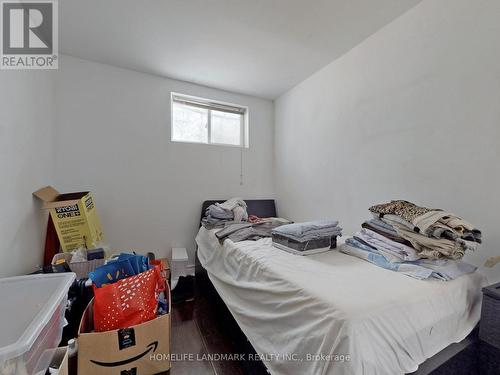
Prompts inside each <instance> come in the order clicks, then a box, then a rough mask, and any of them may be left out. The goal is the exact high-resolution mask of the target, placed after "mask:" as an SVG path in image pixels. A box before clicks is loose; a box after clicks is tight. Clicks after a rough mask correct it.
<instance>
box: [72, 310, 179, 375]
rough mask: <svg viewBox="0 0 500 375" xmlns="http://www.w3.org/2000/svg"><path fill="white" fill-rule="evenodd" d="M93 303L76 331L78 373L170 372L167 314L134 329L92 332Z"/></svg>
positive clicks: (150, 374)
mask: <svg viewBox="0 0 500 375" xmlns="http://www.w3.org/2000/svg"><path fill="white" fill-rule="evenodd" d="M92 311H93V303H92V301H91V302H90V304H89V305H88V306H87V309H86V310H85V312H84V313H83V317H82V320H81V322H80V328H79V331H78V373H79V374H83V375H90V374H91V375H153V374H157V373H160V372H163V371H167V370H168V369H170V313H169V314H165V315H162V316H159V317H158V318H156V319H153V320H150V321H149V322H145V323H142V324H137V325H135V326H132V327H129V328H124V329H117V330H113V331H107V332H92V331H93V322H94V317H93V315H92Z"/></svg>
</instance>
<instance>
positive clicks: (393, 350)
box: [196, 228, 486, 375]
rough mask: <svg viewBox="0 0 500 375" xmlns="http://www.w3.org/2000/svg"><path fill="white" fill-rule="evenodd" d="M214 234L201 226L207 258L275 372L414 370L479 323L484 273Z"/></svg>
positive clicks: (363, 374)
mask: <svg viewBox="0 0 500 375" xmlns="http://www.w3.org/2000/svg"><path fill="white" fill-rule="evenodd" d="M215 232H216V230H206V229H205V228H201V229H200V231H199V233H198V235H197V237H196V242H197V244H198V247H199V248H198V257H199V259H200V262H201V264H202V265H203V267H205V269H206V270H207V272H208V275H209V277H210V280H211V281H212V283H213V284H214V286H215V288H216V289H217V291H218V292H219V294H220V296H221V297H222V299H223V300H224V302H225V303H226V305H227V307H228V308H229V310H230V311H231V313H232V314H233V316H234V318H235V319H236V321H237V322H238V324H239V326H240V327H241V329H242V330H243V332H244V333H245V335H246V336H247V338H248V339H249V340H250V342H251V343H252V345H253V347H254V348H255V350H256V351H257V353H258V354H260V355H262V356H263V359H264V362H265V363H266V366H267V367H268V369H269V370H270V371H271V373H272V374H287V375H288V374H307V375H315V374H332V375H344V374H350V375H374V374H380V375H390V374H404V373H409V372H413V371H415V370H417V368H418V365H419V364H421V363H422V362H424V361H425V360H426V359H427V358H429V357H431V356H433V355H434V354H436V353H438V352H439V351H441V350H442V349H444V348H445V347H447V346H448V345H450V344H451V343H454V342H459V341H461V340H462V339H464V338H465V337H466V336H467V335H468V334H469V333H470V332H471V331H472V329H473V328H474V326H475V325H476V324H477V322H478V321H479V315H480V303H481V292H480V290H481V287H482V286H483V285H484V284H485V283H486V280H485V278H484V277H483V276H482V275H481V274H480V273H477V272H476V273H473V274H470V275H466V276H463V277H460V278H458V279H456V280H453V281H447V282H443V281H437V280H427V281H421V280H416V279H412V278H410V277H408V276H405V275H402V274H399V273H397V272H393V271H389V270H385V269H382V268H379V267H377V266H375V265H373V264H370V263H368V262H366V261H363V260H361V259H358V258H355V257H352V256H349V255H346V254H342V253H340V252H338V251H336V250H333V251H329V252H327V253H323V254H318V255H311V256H307V257H302V256H297V255H293V254H289V253H287V252H285V251H281V250H279V249H276V248H274V247H273V246H272V244H271V239H269V238H267V239H261V240H259V241H243V242H239V243H234V242H232V241H230V240H226V241H225V242H224V245H220V244H219V242H218V240H217V238H216V237H215V235H214V234H215ZM321 355H323V358H319V357H318V356H321ZM336 355H338V356H340V355H344V356H346V355H348V356H349V360H345V358H346V357H344V361H342V360H341V357H335V356H336ZM312 356H316V357H312Z"/></svg>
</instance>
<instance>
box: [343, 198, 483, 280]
mask: <svg viewBox="0 0 500 375" xmlns="http://www.w3.org/2000/svg"><path fill="white" fill-rule="evenodd" d="M369 210H370V212H371V213H372V216H373V218H372V219H370V220H367V221H365V222H364V223H363V224H362V225H361V226H362V229H361V230H360V231H359V232H357V233H356V234H355V235H354V236H353V237H352V238H348V239H347V240H346V241H345V243H346V245H348V246H344V247H343V248H342V250H341V251H342V252H344V253H347V254H350V255H354V256H357V257H359V258H362V259H365V260H367V261H369V262H371V263H374V264H376V265H377V266H380V267H383V268H386V269H390V270H393V271H397V272H401V273H404V274H406V275H408V276H411V277H414V278H417V279H429V278H434V279H440V280H452V279H455V278H457V277H459V276H461V275H463V274H467V273H471V272H474V271H475V270H476V267H475V266H473V265H470V264H468V263H466V262H464V261H462V260H461V259H462V258H463V256H464V254H465V252H466V251H467V250H471V251H474V250H476V249H477V247H478V244H480V243H481V231H480V230H479V229H477V228H476V227H475V226H474V225H472V224H470V223H469V222H467V221H465V220H463V219H462V218H460V217H458V216H456V215H454V214H452V213H450V212H446V211H443V210H441V209H437V208H427V207H420V206H417V205H415V204H414V203H411V202H408V201H404V200H396V201H391V202H389V203H383V204H378V205H375V206H372V207H370V209H369Z"/></svg>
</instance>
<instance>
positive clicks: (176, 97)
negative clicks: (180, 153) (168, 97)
mask: <svg viewBox="0 0 500 375" xmlns="http://www.w3.org/2000/svg"><path fill="white" fill-rule="evenodd" d="M172 141H174V142H192V143H205V144H214V145H225V146H236V147H248V109H247V108H246V107H243V106H238V105H234V104H228V103H221V102H215V101H213V100H208V99H202V98H196V97H192V96H186V95H181V94H175V93H172Z"/></svg>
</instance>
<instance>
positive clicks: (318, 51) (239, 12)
mask: <svg viewBox="0 0 500 375" xmlns="http://www.w3.org/2000/svg"><path fill="white" fill-rule="evenodd" d="M420 1H421V0H376V1H374V0H142V1H138V0H63V1H60V2H59V4H60V16H59V20H60V21H59V22H60V26H59V27H60V38H61V40H60V50H61V52H62V53H65V54H68V55H72V56H76V57H80V58H84V59H88V60H92V61H97V62H102V63H107V64H111V65H115V66H119V67H123V68H129V69H134V70H137V71H141V72H146V73H152V74H156V75H160V76H165V77H170V78H175V79H180V80H184V81H190V82H195V83H198V84H202V85H206V86H211V87H216V88H219V89H224V90H229V91H233V92H239V93H244V94H250V95H255V96H259V97H263V98H269V99H274V98H276V97H278V96H280V95H281V94H283V93H284V92H286V91H287V90H289V89H290V88H292V87H293V86H294V85H296V84H297V83H299V82H301V81H302V80H304V79H305V78H307V77H308V76H309V75H311V74H312V73H314V72H315V71H317V70H318V69H320V68H321V67H323V66H325V65H327V64H328V63H330V62H331V61H333V60H335V59H336V58H338V57H339V56H341V55H342V54H344V53H345V52H347V51H348V50H349V49H351V48H353V47H354V46H355V45H356V44H358V43H360V42H361V41H362V40H363V39H365V38H366V37H368V36H369V35H371V34H373V33H374V32H375V31H377V30H379V29H380V28H381V27H383V26H384V25H386V24H387V23H389V22H390V21H392V20H393V19H395V18H397V17H398V16H399V15H401V14H402V13H404V12H405V11H407V10H408V9H410V8H411V7H413V6H414V5H416V4H417V3H419V2H420Z"/></svg>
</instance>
